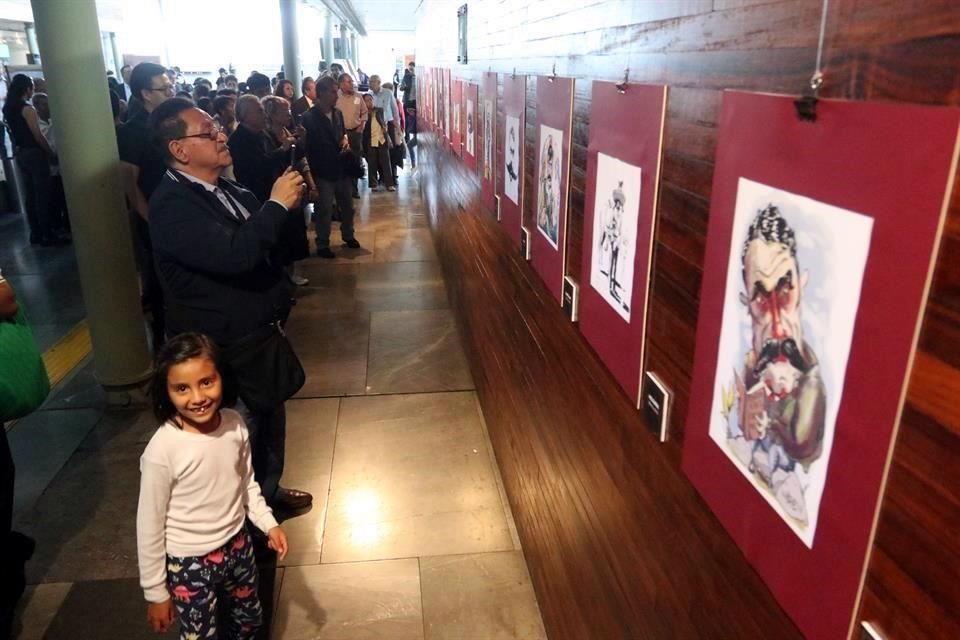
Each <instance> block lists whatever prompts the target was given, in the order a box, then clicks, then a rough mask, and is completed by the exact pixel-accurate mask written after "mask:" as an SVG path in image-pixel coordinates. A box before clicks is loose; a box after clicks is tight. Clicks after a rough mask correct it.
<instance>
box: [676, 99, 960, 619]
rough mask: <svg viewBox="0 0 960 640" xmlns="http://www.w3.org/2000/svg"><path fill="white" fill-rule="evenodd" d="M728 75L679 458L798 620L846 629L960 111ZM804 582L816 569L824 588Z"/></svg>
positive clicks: (813, 579) (815, 579)
mask: <svg viewBox="0 0 960 640" xmlns="http://www.w3.org/2000/svg"><path fill="white" fill-rule="evenodd" d="M794 101H795V98H793V97H792V96H777V95H769V94H750V93H743V92H734V91H728V92H725V93H724V96H723V103H722V107H721V117H720V126H719V139H718V144H717V160H716V165H715V169H714V181H713V188H712V191H711V208H710V220H709V228H708V232H707V247H706V253H705V256H704V268H703V280H702V286H701V296H700V310H699V316H698V324H697V346H696V354H695V357H694V370H693V382H692V385H691V389H690V398H691V401H690V406H689V408H688V414H687V424H686V428H685V432H684V433H685V435H684V454H683V469H684V471H685V472H686V474H687V475H688V476H689V477H690V479H691V481H692V482H693V484H694V485H695V486H696V488H697V490H698V491H699V492H700V493H701V494H702V495H703V497H704V499H705V501H706V502H707V504H708V505H709V506H710V508H711V509H712V510H713V511H714V513H716V515H717V517H718V518H719V520H720V522H721V523H722V525H723V526H724V527H725V528H726V529H727V531H728V532H729V533H730V535H731V536H732V537H733V538H734V540H735V541H736V542H737V544H738V545H739V546H740V548H741V549H742V550H743V553H744V555H745V557H746V558H747V560H748V561H749V562H750V563H751V564H752V565H753V566H754V568H755V569H756V570H757V572H758V573H759V574H760V576H761V577H762V578H763V579H764V581H765V582H766V583H767V585H768V586H769V587H770V589H771V591H772V592H773V594H774V595H775V597H776V598H777V600H778V601H779V602H780V604H781V605H782V606H783V608H784V610H785V611H786V612H787V613H788V614H789V615H790V616H791V617H792V618H793V620H794V621H795V622H796V623H797V626H798V627H799V628H800V630H801V631H802V632H803V634H804V635H806V636H807V637H811V638H841V637H849V636H850V634H851V632H852V629H853V623H854V621H855V619H856V611H857V607H858V603H859V599H860V596H861V594H862V589H863V584H864V582H863V581H864V576H865V568H866V566H867V561H868V554H869V552H870V550H871V549H872V540H873V536H874V533H875V530H876V523H877V518H878V515H879V507H880V502H881V497H882V496H881V490H882V487H883V486H884V482H885V477H886V473H887V470H888V465H889V459H890V454H891V451H892V446H891V445H892V443H893V442H894V441H895V437H896V428H897V427H898V425H899V422H900V416H901V414H902V411H903V406H904V401H905V397H906V384H907V381H908V379H909V373H910V367H911V364H912V362H913V357H914V354H915V351H916V345H917V339H918V335H919V331H918V328H919V326H920V320H921V314H922V310H923V309H924V307H925V304H926V297H927V295H928V292H929V286H930V281H931V278H932V273H933V266H934V263H935V257H936V249H937V246H938V243H939V240H940V237H941V234H942V230H943V223H944V219H945V214H946V209H947V204H948V199H949V195H950V192H951V189H952V180H953V176H954V175H955V172H956V162H957V149H958V140H960V139H958V135H957V133H958V129H960V110H958V109H953V108H936V107H926V106H917V105H905V104H891V103H864V102H848V101H841V100H820V101H819V102H818V103H817V105H816V119H815V121H810V120H809V119H805V118H801V117H800V115H799V114H798V110H797V107H796V106H795V103H794ZM809 585H829V589H828V590H820V589H810V588H809Z"/></svg>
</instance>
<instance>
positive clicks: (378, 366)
mask: <svg viewBox="0 0 960 640" xmlns="http://www.w3.org/2000/svg"><path fill="white" fill-rule="evenodd" d="M400 187H401V188H400V191H399V193H397V194H390V193H376V194H369V193H366V192H364V195H363V199H362V200H360V201H355V202H357V204H358V216H359V219H358V225H357V238H358V239H359V240H360V242H361V243H362V244H363V246H364V249H360V250H347V249H344V250H342V251H341V252H340V254H339V256H338V258H337V259H336V260H332V261H322V260H320V259H318V258H310V259H308V260H306V261H304V262H302V263H301V265H300V271H301V273H302V275H304V276H306V277H308V278H309V279H310V284H309V286H307V287H303V288H301V290H300V292H299V300H298V304H297V306H296V307H295V308H294V311H293V315H292V317H291V320H290V323H289V327H288V329H289V331H288V333H289V335H290V336H291V340H292V341H293V342H294V345H295V346H296V349H297V352H298V353H299V354H300V356H301V359H302V360H303V363H304V367H305V369H306V371H307V384H306V386H305V387H304V389H303V390H302V391H301V392H300V393H299V394H298V396H297V398H295V399H293V400H291V401H290V402H288V403H287V471H286V473H285V476H284V481H285V484H286V485H288V486H293V487H297V488H303V489H306V490H309V491H311V492H312V493H313V494H314V496H315V503H314V505H313V508H312V509H311V510H310V511H309V512H308V513H306V514H303V515H301V516H300V517H298V518H295V519H292V520H288V521H287V522H286V523H284V528H285V530H286V531H287V534H288V537H289V540H290V554H289V555H288V557H287V558H286V560H285V561H284V562H282V563H281V566H279V567H277V566H270V565H264V566H261V597H262V599H263V600H264V604H265V607H266V608H267V610H270V611H272V612H275V613H273V614H272V615H271V616H270V617H271V624H270V627H271V628H272V637H273V638H278V639H283V640H312V639H315V638H316V639H349V640H364V639H368V638H369V639H374V638H377V639H380V638H382V639H386V640H404V639H406V638H409V639H411V640H441V639H450V640H500V639H507V638H522V639H524V640H528V639H530V640H536V639H539V638H545V637H546V636H545V634H544V631H543V625H542V623H541V620H540V614H539V610H538V608H537V604H536V599H535V597H534V594H533V590H532V587H531V584H530V580H529V577H528V575H527V570H526V565H525V563H524V560H523V554H522V551H521V550H520V547H519V542H518V541H517V537H516V533H515V528H514V526H513V522H512V519H511V516H510V511H509V508H508V507H507V505H506V503H505V498H504V494H503V489H502V485H501V483H500V479H499V475H498V472H497V468H496V462H495V460H494V458H493V453H492V450H491V447H490V444H489V439H488V437H487V433H486V428H485V426H484V423H483V417H482V415H481V413H480V409H479V404H478V402H477V398H476V393H475V392H474V391H473V381H472V379H471V376H470V372H469V370H468V368H467V363H466V358H465V356H464V354H463V351H462V348H461V346H460V341H459V338H458V336H457V330H456V327H455V324H454V322H453V317H452V314H451V313H450V309H449V307H448V303H447V297H446V293H445V290H444V284H443V277H442V274H441V272H440V269H439V266H438V264H437V262H436V254H435V252H434V249H433V244H432V241H431V238H430V233H429V230H428V229H427V228H426V220H425V217H424V215H423V212H422V209H421V204H420V199H419V192H418V189H417V185H416V181H415V179H414V178H413V177H411V176H410V175H409V174H402V175H401V179H400ZM0 224H2V223H0ZM333 240H334V244H335V245H336V242H337V240H339V237H338V236H337V232H336V230H335V231H334V237H333ZM9 253H10V256H9V257H10V258H12V257H14V256H19V262H17V261H12V263H13V264H14V265H15V266H16V265H18V264H21V265H28V266H29V265H31V264H32V265H33V266H31V267H30V268H36V269H37V270H38V271H37V273H38V274H41V275H37V276H36V277H37V278H40V279H43V278H46V276H45V275H42V274H43V273H45V272H44V271H43V268H42V265H38V263H37V261H36V259H34V258H29V257H23V256H20V254H17V253H15V252H12V251H10V252H9ZM5 256H6V253H4V254H2V255H0V257H5ZM69 259H72V258H70V257H69V256H67V258H60V260H62V261H64V263H66V262H67V261H68V260H69ZM31 260H33V262H30V261H31ZM18 268H19V267H18ZM5 272H7V271H6V267H5ZM31 273H32V272H31ZM17 277H22V276H17ZM56 277H58V276H54V278H56ZM48 280H49V278H48ZM38 282H39V280H38ZM38 287H39V285H38ZM39 291H40V288H38V289H36V290H35V292H39ZM37 299H38V305H40V306H42V304H44V302H43V298H42V296H41V297H38V298H37ZM72 304H73V305H74V306H78V305H79V301H76V300H75V301H73V302H72ZM82 315H83V313H82V307H81V308H80V310H79V317H82ZM59 320H60V316H59V315H58V316H57V317H56V318H54V319H52V320H51V323H50V326H51V327H56V326H57V325H56V322H58V321H59ZM50 333H51V337H52V339H53V340H55V339H56V338H57V337H59V336H58V335H55V333H56V332H55V331H54V330H53V329H51V330H50ZM91 369H92V368H91V365H90V364H89V363H85V364H84V365H83V366H82V367H80V368H78V370H77V372H76V373H75V374H73V375H72V377H71V378H68V379H67V380H66V381H65V382H64V383H63V384H61V385H60V388H59V389H57V390H56V391H55V393H54V394H53V396H52V398H51V400H50V401H48V404H47V406H46V407H44V409H43V410H42V411H40V412H38V413H37V414H34V416H31V417H30V418H28V419H26V420H23V421H21V422H20V423H18V424H17V425H16V426H15V427H14V429H13V431H12V432H11V434H10V436H11V441H12V443H13V448H14V455H15V457H16V459H17V466H18V472H19V476H18V481H19V483H18V495H17V506H18V512H17V516H16V526H17V527H18V528H20V529H21V530H24V531H25V532H27V533H29V534H30V535H32V536H34V537H35V538H36V539H37V543H38V550H37V554H36V556H35V557H34V559H33V560H32V561H31V563H30V564H29V565H28V577H29V581H30V583H31V586H30V587H29V588H28V591H27V594H26V595H25V596H24V599H23V601H22V603H21V609H22V610H21V615H20V621H19V625H18V628H19V635H15V637H16V638H19V639H21V640H26V639H31V640H32V639H38V640H39V639H40V638H44V639H48V640H59V639H69V638H82V639H84V640H87V639H91V640H92V639H98V638H103V639H110V640H114V639H117V640H120V639H123V640H138V639H140V638H143V639H146V638H158V637H162V638H170V637H175V634H173V633H171V634H166V635H163V636H157V635H156V634H154V633H152V632H151V631H150V630H149V629H148V628H147V625H146V624H145V622H144V606H143V602H142V594H141V592H140V590H139V587H138V585H137V562H136V547H135V541H134V517H135V513H136V502H137V484H138V474H139V471H138V466H137V461H138V457H139V455H140V453H141V452H142V450H143V447H144V444H145V442H146V441H147V440H148V439H149V437H150V435H151V434H152V432H153V429H154V428H155V425H154V424H153V422H152V420H151V419H150V417H149V415H148V414H146V413H144V412H137V411H112V410H108V409H106V408H105V405H104V401H103V395H102V393H101V392H100V391H99V388H98V387H97V385H96V382H95V381H94V380H93V377H92V371H91ZM267 593H273V594H274V597H273V598H263V594H267ZM262 637H268V635H267V634H266V633H264V634H262Z"/></svg>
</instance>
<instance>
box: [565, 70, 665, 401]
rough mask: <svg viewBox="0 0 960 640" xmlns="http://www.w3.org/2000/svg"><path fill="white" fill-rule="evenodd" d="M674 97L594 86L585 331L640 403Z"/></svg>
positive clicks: (660, 89)
mask: <svg viewBox="0 0 960 640" xmlns="http://www.w3.org/2000/svg"><path fill="white" fill-rule="evenodd" d="M666 95H667V88H666V87H665V86H663V85H641V84H630V85H627V87H626V89H625V90H624V91H622V92H621V91H620V89H618V87H617V84H616V83H613V82H594V83H593V91H592V96H593V97H592V100H591V104H590V144H589V147H588V149H587V181H586V185H587V188H586V200H585V205H584V226H583V262H582V265H581V271H580V273H581V277H582V279H583V281H582V282H581V283H580V314H579V315H580V330H581V332H583V335H584V337H585V338H586V339H587V342H589V343H590V346H592V347H593V349H594V351H596V352H597V355H599V356H600V359H601V360H603V362H604V364H606V365H607V368H608V369H610V372H611V373H613V376H614V377H615V378H616V379H617V382H618V383H620V386H621V387H622V388H623V390H624V391H625V392H626V393H627V395H628V396H629V397H630V399H631V400H633V401H634V402H637V403H638V405H639V398H640V379H641V367H642V363H643V343H644V333H645V330H646V316H647V293H648V290H649V278H650V263H651V259H652V257H653V240H654V226H655V215H656V210H657V187H658V185H659V176H660V156H661V147H662V144H663V119H664V114H665V112H666ZM624 122H630V123H632V124H631V126H630V135H629V136H625V135H623V128H622V126H621V125H622V123H624Z"/></svg>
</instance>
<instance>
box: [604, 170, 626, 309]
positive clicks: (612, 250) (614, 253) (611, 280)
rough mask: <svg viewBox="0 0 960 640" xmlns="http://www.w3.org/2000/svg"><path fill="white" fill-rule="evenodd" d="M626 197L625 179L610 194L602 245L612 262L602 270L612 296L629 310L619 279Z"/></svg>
mask: <svg viewBox="0 0 960 640" xmlns="http://www.w3.org/2000/svg"><path fill="white" fill-rule="evenodd" d="M625 202H626V197H625V196H624V194H623V180H620V181H618V182H617V187H616V188H615V189H614V190H613V193H611V194H610V199H609V200H608V201H607V211H608V216H607V222H606V224H605V225H604V227H603V235H602V236H601V237H600V247H601V249H602V250H603V251H604V252H605V253H609V255H610V263H609V264H608V266H607V270H606V271H602V270H601V273H603V274H604V275H605V276H607V282H608V284H609V291H610V297H611V298H613V299H614V300H616V301H617V302H619V303H620V304H621V305H624V309H625V310H627V311H629V310H630V307H629V306H628V305H625V304H624V302H623V299H622V298H621V297H620V289H621V288H622V285H621V284H620V281H619V280H618V274H619V266H620V265H619V264H618V259H619V257H620V249H621V248H622V247H623V244H624V240H625V239H624V237H623V207H624V204H625Z"/></svg>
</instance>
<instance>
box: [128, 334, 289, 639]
mask: <svg viewBox="0 0 960 640" xmlns="http://www.w3.org/2000/svg"><path fill="white" fill-rule="evenodd" d="M151 391H152V398H153V405H154V406H153V409H154V414H155V415H156V417H157V419H158V420H159V421H160V422H161V423H162V424H161V426H160V428H159V429H157V432H156V433H155V434H154V436H153V438H151V439H150V443H149V444H148V445H147V448H146V450H145V451H144V452H143V456H142V457H141V459H140V473H141V480H140V504H139V507H138V509H137V551H138V555H139V562H140V585H141V586H142V587H143V592H144V595H145V597H146V599H147V602H148V603H149V604H148V605H147V620H148V621H149V622H150V624H151V625H152V626H153V629H154V630H155V631H157V632H165V631H167V630H168V629H169V628H170V626H171V625H172V624H173V616H174V607H176V610H177V613H179V617H180V638H181V640H191V639H200V638H215V637H220V638H238V639H243V638H253V636H254V633H255V632H256V630H257V627H259V626H260V623H261V618H262V609H261V607H260V600H259V599H258V598H257V566H256V563H255V562H254V555H253V547H252V544H251V542H250V536H249V534H247V532H246V530H245V528H244V518H245V517H249V518H250V520H251V521H252V522H253V523H254V524H255V525H256V526H257V528H259V529H261V530H262V531H263V532H264V533H266V534H267V538H268V543H267V544H268V546H269V547H270V548H271V549H273V550H274V551H277V552H278V553H279V555H280V559H281V560H282V559H283V558H284V557H285V556H286V554H287V537H286V535H285V534H284V532H283V529H281V528H280V527H279V526H278V525H277V521H276V520H275V519H274V517H273V514H272V513H271V511H270V508H269V507H267V504H266V502H265V501H264V499H263V496H262V495H261V494H260V486H259V485H258V484H257V482H256V481H255V480H254V479H253V471H252V470H251V463H250V438H249V435H248V434H247V428H246V426H245V425H244V423H243V420H242V419H241V418H240V415H239V414H237V413H236V412H235V411H233V410H231V409H221V408H220V403H221V401H222V399H223V382H222V380H221V378H220V373H219V370H218V352H217V348H216V345H214V344H213V342H212V341H211V340H210V339H209V338H207V337H206V336H204V335H200V334H197V333H185V334H182V335H179V336H177V337H175V338H173V339H171V340H170V341H169V342H167V343H166V344H165V345H164V346H163V348H162V349H161V350H160V352H159V353H158V354H157V361H156V373H155V374H154V378H153V383H152V390H151ZM218 591H219V592H221V593H224V594H225V595H226V597H227V598H228V599H229V610H230V624H231V627H232V628H231V629H230V630H229V633H228V634H220V635H218V634H217V630H216V624H217V606H216V605H217V593H218Z"/></svg>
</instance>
